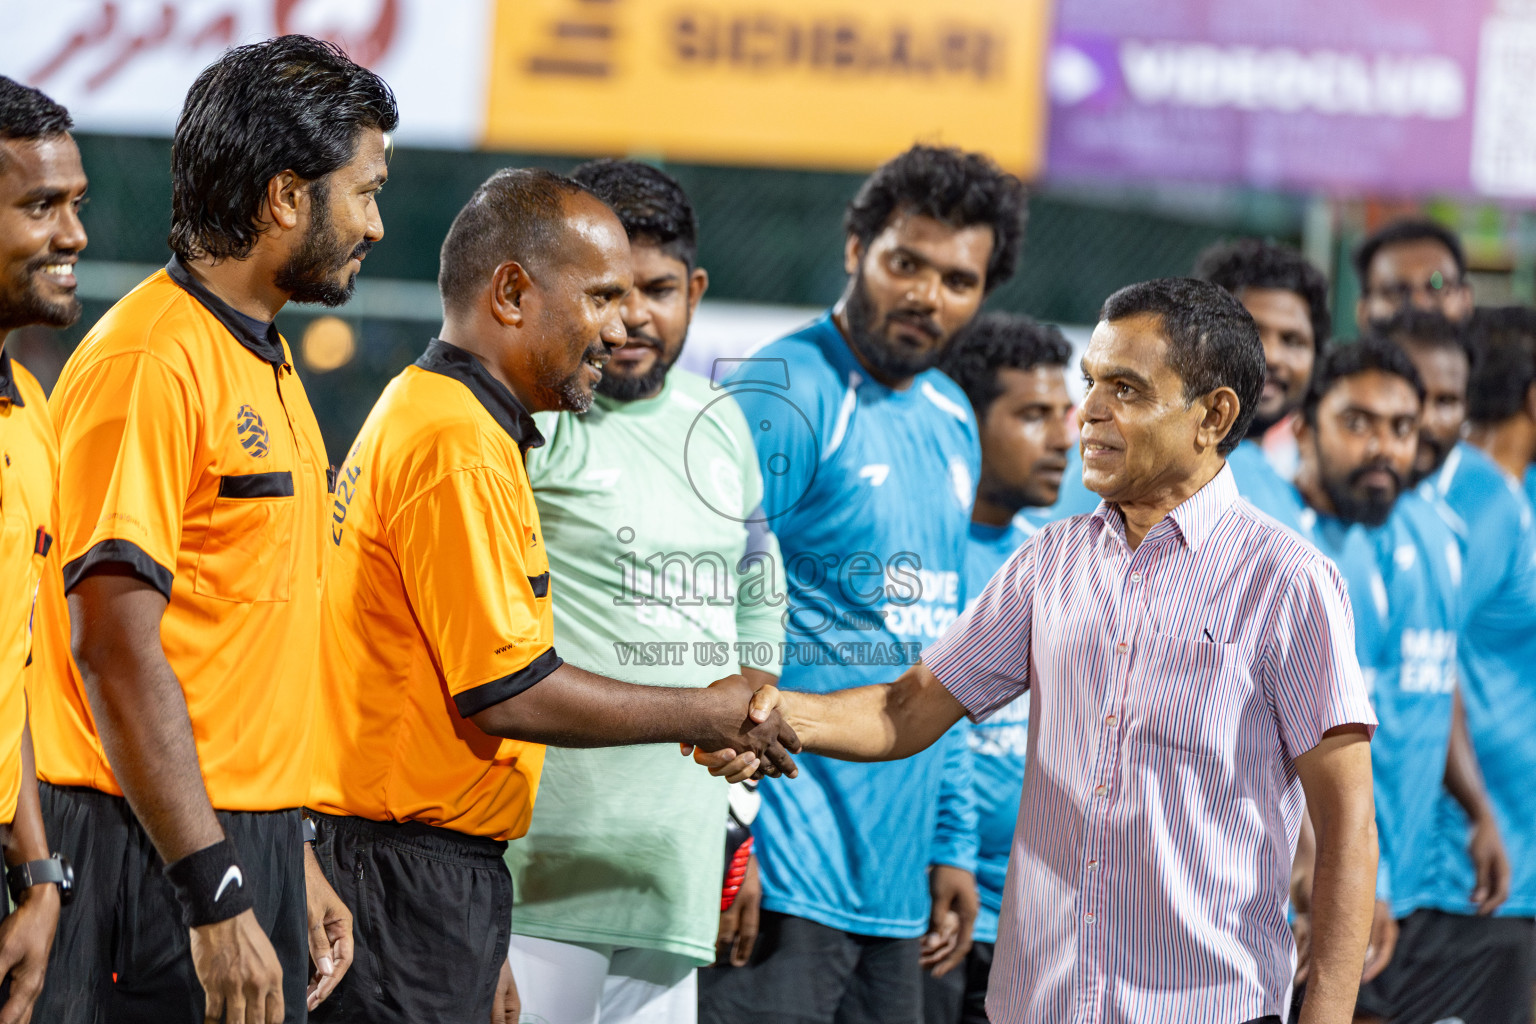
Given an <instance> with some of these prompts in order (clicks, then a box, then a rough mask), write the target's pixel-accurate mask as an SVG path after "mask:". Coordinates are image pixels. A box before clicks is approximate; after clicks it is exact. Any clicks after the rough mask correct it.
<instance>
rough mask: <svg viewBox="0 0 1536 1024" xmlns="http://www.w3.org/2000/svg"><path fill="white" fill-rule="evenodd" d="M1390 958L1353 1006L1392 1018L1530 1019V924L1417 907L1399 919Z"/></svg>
mask: <svg viewBox="0 0 1536 1024" xmlns="http://www.w3.org/2000/svg"><path fill="white" fill-rule="evenodd" d="M1398 924H1399V926H1400V930H1399V932H1398V936H1397V949H1396V950H1395V951H1394V952H1393V954H1392V962H1391V963H1389V964H1388V965H1387V969H1386V970H1384V971H1382V972H1381V974H1380V975H1378V976H1377V977H1376V978H1375V979H1374V980H1373V981H1371V982H1370V984H1368V985H1364V986H1361V989H1360V1002H1359V1004H1358V1008H1359V1010H1360V1012H1362V1013H1369V1014H1374V1015H1375V1016H1378V1017H1385V1018H1387V1019H1388V1020H1390V1021H1392V1022H1393V1024H1433V1022H1435V1021H1442V1020H1445V1019H1446V1018H1448V1017H1460V1018H1461V1019H1463V1020H1465V1021H1467V1022H1469V1024H1506V1022H1507V1024H1531V984H1532V982H1533V981H1536V923H1533V922H1532V920H1531V919H1530V918H1528V917H1472V916H1468V915H1465V914H1447V913H1444V912H1443V911H1439V910H1418V911H1415V912H1414V913H1412V914H1410V915H1408V916H1407V917H1405V918H1403V919H1402V920H1401V921H1400V922H1398Z"/></svg>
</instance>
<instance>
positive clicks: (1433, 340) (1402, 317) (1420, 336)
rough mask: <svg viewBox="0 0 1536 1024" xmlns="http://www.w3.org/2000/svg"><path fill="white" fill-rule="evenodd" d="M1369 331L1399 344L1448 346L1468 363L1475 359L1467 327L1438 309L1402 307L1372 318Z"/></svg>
mask: <svg viewBox="0 0 1536 1024" xmlns="http://www.w3.org/2000/svg"><path fill="white" fill-rule="evenodd" d="M1366 333H1367V334H1373V335H1375V336H1376V337H1378V338H1384V339H1385V340H1387V341H1390V342H1392V343H1393V344H1395V345H1398V346H1402V345H1414V346H1419V347H1422V348H1426V349H1437V348H1441V349H1447V350H1450V351H1455V352H1460V353H1461V354H1462V355H1464V356H1466V357H1467V361H1468V362H1469V363H1470V362H1471V359H1472V351H1471V349H1470V348H1469V347H1468V345H1467V331H1466V328H1465V327H1463V326H1462V325H1461V324H1458V323H1453V322H1452V321H1450V320H1448V319H1446V318H1445V317H1444V316H1442V315H1441V314H1440V313H1438V312H1434V311H1432V310H1427V309H1419V308H1418V307H1417V306H1409V307H1408V308H1407V309H1400V310H1398V311H1397V312H1396V313H1393V314H1392V315H1391V316H1389V317H1387V318H1386V319H1385V320H1373V321H1372V322H1371V324H1370V326H1369V327H1368V328H1367V329H1366Z"/></svg>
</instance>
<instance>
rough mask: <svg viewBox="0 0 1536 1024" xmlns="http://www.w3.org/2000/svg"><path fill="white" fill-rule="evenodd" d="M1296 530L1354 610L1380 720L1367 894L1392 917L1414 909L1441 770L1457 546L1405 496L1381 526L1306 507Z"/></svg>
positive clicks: (1457, 608) (1452, 663) (1452, 659)
mask: <svg viewBox="0 0 1536 1024" xmlns="http://www.w3.org/2000/svg"><path fill="white" fill-rule="evenodd" d="M1301 523H1302V526H1303V534H1304V535H1306V536H1308V537H1309V539H1311V540H1312V541H1313V542H1314V543H1315V544H1317V546H1318V547H1319V548H1321V549H1322V551H1323V552H1324V553H1325V554H1327V555H1328V556H1329V557H1330V558H1332V559H1333V560H1334V562H1335V563H1336V564H1337V565H1338V567H1339V571H1340V573H1341V574H1342V575H1343V576H1344V580H1345V584H1346V585H1347V586H1348V588H1349V597H1350V604H1351V606H1352V607H1353V609H1354V613H1355V648H1356V652H1357V654H1358V656H1359V658H1360V667H1361V669H1362V670H1363V671H1364V672H1365V677H1366V681H1367V683H1368V684H1369V685H1370V687H1371V702H1372V704H1373V705H1374V706H1375V709H1376V716H1377V718H1378V719H1379V721H1380V723H1381V724H1380V725H1379V726H1378V728H1377V730H1376V734H1375V736H1374V738H1373V739H1372V741H1371V775H1372V780H1373V783H1374V786H1375V791H1376V828H1377V832H1378V834H1379V840H1380V844H1381V869H1380V875H1381V877H1380V878H1379V879H1378V885H1377V894H1378V896H1379V897H1380V898H1383V899H1388V900H1390V902H1391V904H1392V914H1393V916H1394V917H1397V918H1402V917H1406V916H1407V915H1408V914H1410V913H1412V912H1413V911H1414V910H1417V909H1418V908H1419V907H1420V906H1423V905H1424V904H1423V902H1422V900H1423V897H1424V891H1425V887H1426V882H1425V876H1426V874H1427V873H1428V872H1429V870H1430V868H1429V865H1428V863H1427V861H1426V858H1425V856H1424V851H1425V848H1426V844H1427V843H1428V842H1429V840H1430V838H1431V836H1432V835H1433V834H1434V828H1433V823H1434V818H1435V806H1436V800H1437V798H1438V794H1439V793H1440V789H1441V782H1442V780H1443V778H1444V775H1445V753H1446V747H1447V745H1448V743H1449V740H1450V734H1451V700H1452V694H1453V693H1454V691H1455V688H1456V635H1457V631H1458V629H1459V628H1460V623H1461V603H1460V601H1461V598H1460V576H1461V571H1460V552H1459V549H1458V546H1457V544H1456V539H1455V537H1454V536H1453V535H1452V534H1451V532H1450V530H1449V529H1448V528H1447V527H1446V525H1445V523H1444V522H1443V521H1442V520H1441V518H1440V516H1439V515H1438V514H1437V513H1436V512H1435V511H1434V509H1432V508H1431V507H1430V506H1429V504H1428V503H1427V502H1425V501H1424V500H1423V499H1421V498H1419V497H1418V496H1417V495H1415V494H1412V493H1408V494H1405V495H1403V497H1402V498H1400V499H1399V500H1398V503H1397V506H1396V507H1395V508H1394V509H1393V511H1392V515H1391V517H1390V518H1389V519H1388V520H1387V522H1386V523H1385V524H1384V525H1382V526H1380V527H1376V528H1374V529H1365V528H1363V527H1360V526H1351V525H1348V524H1345V523H1341V522H1339V521H1338V520H1336V519H1331V518H1329V517H1326V516H1319V515H1317V514H1316V513H1315V512H1313V511H1312V510H1310V509H1308V510H1306V512H1305V513H1304V514H1303V516H1302V520H1301Z"/></svg>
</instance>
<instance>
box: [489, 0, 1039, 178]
mask: <svg viewBox="0 0 1536 1024" xmlns="http://www.w3.org/2000/svg"><path fill="white" fill-rule="evenodd" d="M1050 7H1051V5H1050V2H1049V0H961V2H955V0H499V2H498V4H497V10H496V28H495V37H494V41H493V49H492V52H491V64H490V68H489V86H490V99H489V108H488V116H487V135H486V143H487V145H489V146H493V147H496V148H505V149H516V150H524V151H541V152H558V153H571V154H594V155H613V156H621V155H629V156H645V157H658V158H664V159H668V160H684V161H695V162H702V163H732V164H765V165H777V166H793V167H810V168H839V169H849V170H866V169H869V168H871V167H874V166H875V165H876V164H879V163H881V162H882V161H884V160H885V159H887V158H888V157H890V156H892V155H893V154H895V153H897V152H899V151H901V150H903V149H905V148H906V147H907V146H910V145H911V144H912V143H914V142H934V143H943V144H947V145H957V146H962V147H964V148H967V149H978V150H982V151H985V152H987V153H990V154H991V155H992V157H993V158H994V159H996V160H997V161H998V162H999V163H1001V164H1002V165H1004V166H1005V167H1007V168H1008V169H1010V170H1012V171H1015V172H1017V173H1020V174H1025V175H1032V174H1033V173H1034V172H1035V171H1036V170H1038V169H1039V167H1040V164H1041V156H1042V148H1043V127H1044V118H1045V96H1044V88H1045V74H1044V70H1043V65H1044V60H1045V53H1046V45H1047V37H1048V34H1049V28H1050V26H1049V19H1050Z"/></svg>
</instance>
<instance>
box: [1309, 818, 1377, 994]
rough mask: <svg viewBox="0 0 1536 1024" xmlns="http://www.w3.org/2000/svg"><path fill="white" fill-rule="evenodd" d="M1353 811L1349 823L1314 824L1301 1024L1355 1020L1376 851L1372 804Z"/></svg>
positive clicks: (1367, 931) (1373, 888) (1373, 901)
mask: <svg viewBox="0 0 1536 1024" xmlns="http://www.w3.org/2000/svg"><path fill="white" fill-rule="evenodd" d="M1353 810H1354V813H1351V814H1350V815H1348V817H1347V818H1345V820H1338V821H1327V822H1324V821H1316V822H1314V828H1315V831H1316V844H1317V851H1316V859H1315V867H1314V869H1313V875H1312V900H1311V926H1312V927H1311V933H1312V946H1311V973H1310V975H1309V978H1308V982H1307V999H1306V1003H1305V1006H1304V1008H1303V1010H1302V1015H1301V1024H1344V1022H1347V1021H1349V1020H1351V1019H1352V1017H1353V1015H1354V1009H1355V1001H1356V998H1357V997H1358V994H1359V989H1360V971H1361V965H1362V964H1364V962H1365V952H1366V946H1367V945H1368V943H1369V942H1370V934H1371V914H1372V910H1373V905H1374V903H1375V893H1376V858H1377V846H1376V824H1375V821H1374V820H1373V818H1372V815H1371V810H1370V806H1369V804H1368V803H1367V804H1366V805H1365V806H1364V807H1359V808H1354V809H1353ZM1340 817H1343V816H1342V815H1341V816H1340Z"/></svg>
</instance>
